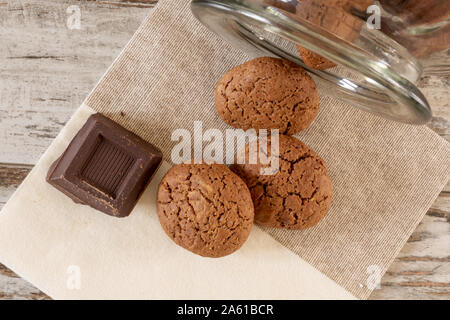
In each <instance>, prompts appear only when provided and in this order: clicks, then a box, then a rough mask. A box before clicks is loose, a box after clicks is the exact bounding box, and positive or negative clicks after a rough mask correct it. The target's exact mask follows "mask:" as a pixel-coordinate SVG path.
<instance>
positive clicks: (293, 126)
mask: <svg viewBox="0 0 450 320" xmlns="http://www.w3.org/2000/svg"><path fill="white" fill-rule="evenodd" d="M215 103H216V108H217V111H218V113H219V115H220V117H221V118H222V119H223V120H224V121H225V122H226V123H227V124H229V125H231V126H232V127H235V128H238V129H243V130H248V129H256V130H258V129H277V130H279V132H280V133H281V135H280V136H277V143H278V148H277V149H278V152H277V154H271V150H272V148H271V147H270V145H271V144H272V143H274V142H273V141H272V139H273V138H272V137H268V138H267V139H266V141H265V144H264V145H265V146H266V148H267V149H266V150H265V153H266V155H267V156H269V157H276V160H277V161H276V163H277V164H278V168H277V170H275V171H274V172H273V173H272V174H264V173H263V172H264V170H262V169H264V168H265V167H267V164H266V162H263V161H260V160H259V150H261V147H262V145H263V144H262V143H261V139H257V140H255V141H253V142H251V143H249V144H248V145H247V146H246V147H245V149H244V150H242V153H244V154H245V159H251V158H252V157H253V158H254V159H257V161H255V162H254V163H253V162H244V163H239V164H234V165H232V166H231V168H228V167H227V166H225V165H221V164H204V163H202V164H194V163H190V164H187V163H186V164H180V165H177V166H175V167H173V168H172V169H171V170H169V172H168V173H167V174H166V176H165V177H164V179H163V180H162V181H161V184H160V186H159V190H158V215H159V219H160V222H161V225H162V226H163V228H164V230H165V232H166V233H167V235H168V236H169V237H170V238H172V239H173V240H174V241H175V242H176V243H177V244H178V245H180V246H182V247H184V248H186V249H188V250H190V251H191V252H194V253H196V254H199V255H201V256H206V257H222V256H225V255H228V254H230V253H232V252H234V251H236V250H237V249H239V248H240V247H241V246H242V245H243V243H244V242H245V241H246V239H247V238H248V236H249V234H250V230H251V227H252V225H253V221H255V222H256V223H257V224H259V225H261V226H264V227H275V228H286V229H306V228H309V227H312V226H314V225H316V224H317V223H318V222H319V221H320V220H321V219H322V218H323V217H324V216H325V214H326V213H327V211H328V209H329V207H330V205H331V201H332V184H331V180H330V178H329V176H328V169H327V166H326V164H325V162H324V161H323V159H322V158H321V157H320V156H319V155H318V154H317V153H316V152H314V151H313V150H311V149H310V148H309V147H308V146H306V145H305V144H304V143H303V142H301V141H300V140H298V139H297V138H294V137H292V136H291V135H293V134H296V133H298V132H300V131H301V130H304V129H306V128H307V127H308V126H309V125H310V124H311V123H312V122H313V120H314V118H315V117H316V116H317V113H318V109H319V97H318V92H317V87H316V84H315V83H314V81H313V80H312V79H311V77H310V76H309V75H308V74H307V73H306V72H305V71H304V70H303V69H302V68H301V67H299V66H298V65H296V64H294V63H292V62H290V61H286V60H281V59H276V58H269V57H264V58H258V59H254V60H251V61H248V62H246V63H244V64H242V65H240V66H237V67H235V68H234V69H232V70H230V71H229V72H228V73H227V74H225V76H224V77H223V78H222V79H221V80H220V81H219V82H218V84H217V87H216V91H215ZM253 144H256V146H254V145H253ZM252 152H257V154H256V155H252Z"/></svg>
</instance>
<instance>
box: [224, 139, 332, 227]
mask: <svg viewBox="0 0 450 320" xmlns="http://www.w3.org/2000/svg"><path fill="white" fill-rule="evenodd" d="M267 140H268V141H267ZM267 140H264V141H263V140H261V139H260V140H257V141H254V142H252V143H251V144H258V145H257V146H253V147H252V146H251V144H248V145H247V146H246V147H245V150H244V151H243V152H245V155H246V159H249V156H250V155H251V154H253V153H254V152H258V154H256V156H255V157H254V159H258V161H254V163H253V164H252V163H249V161H246V163H245V164H235V165H233V166H232V168H231V169H232V170H233V171H234V172H235V173H236V174H237V175H239V176H240V177H241V178H242V179H243V180H244V181H245V182H246V184H247V186H248V188H249V189H250V193H251V194H252V199H253V204H254V206H255V221H256V223H258V224H259V225H262V226H266V227H275V228H287V229H306V228H310V227H312V226H314V225H316V224H317V223H318V222H319V221H320V220H321V219H322V218H323V217H324V216H325V215H326V213H327V212H328V209H329V207H330V205H331V201H332V184H331V179H330V177H329V176H328V169H327V165H326V164H325V161H324V160H323V159H322V158H321V157H320V156H319V155H318V154H317V153H316V152H314V151H313V150H311V149H310V148H309V147H308V146H307V145H305V144H304V143H303V142H301V141H300V140H298V139H296V138H294V137H290V136H285V135H280V136H279V148H278V149H279V152H278V153H279V154H272V153H274V152H272V150H276V148H272V143H273V142H272V140H273V138H272V139H270V138H269V139H267ZM261 148H262V150H266V151H265V152H263V153H268V154H269V156H270V157H271V158H272V157H273V159H277V160H278V167H277V168H278V170H277V171H276V170H275V171H272V172H273V173H274V174H265V175H263V174H262V172H263V171H262V170H261V169H263V168H264V167H265V166H267V165H263V164H262V163H267V162H262V161H260V160H259V155H261V154H262V153H261V151H258V150H261ZM250 158H251V157H250ZM273 159H272V161H274V160H273Z"/></svg>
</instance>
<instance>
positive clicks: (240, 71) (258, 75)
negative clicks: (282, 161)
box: [214, 57, 319, 134]
mask: <svg viewBox="0 0 450 320" xmlns="http://www.w3.org/2000/svg"><path fill="white" fill-rule="evenodd" d="M214 99H215V103H216V108H217V112H218V113H219V115H220V117H221V118H222V119H223V120H224V121H225V122H226V123H228V124H229V125H231V126H233V127H235V128H240V129H244V130H248V129H251V128H252V129H279V130H280V132H281V133H284V134H295V133H298V132H300V131H301V130H304V129H306V128H307V127H308V126H309V125H310V124H311V122H312V121H313V120H314V118H315V117H316V115H317V112H318V110H319V95H318V92H317V87H316V84H315V83H314V81H313V79H311V77H310V76H309V75H308V73H307V72H306V71H305V70H304V69H303V68H301V67H300V66H298V65H297V64H295V63H293V62H290V61H287V60H282V59H276V58H270V57H263V58H257V59H254V60H251V61H248V62H246V63H244V64H242V65H240V66H237V67H235V68H233V69H231V70H230V71H228V72H227V73H226V74H225V76H224V77H223V78H222V79H221V80H220V81H219V83H218V84H217V87H216V90H215V94H214Z"/></svg>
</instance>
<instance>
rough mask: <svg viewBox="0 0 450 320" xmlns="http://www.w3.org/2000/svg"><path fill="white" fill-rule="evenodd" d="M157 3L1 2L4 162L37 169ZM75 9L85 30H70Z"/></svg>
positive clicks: (0, 90)
mask: <svg viewBox="0 0 450 320" xmlns="http://www.w3.org/2000/svg"><path fill="white" fill-rule="evenodd" d="M155 2H156V1H150V0H148V1H48V0H46V1H42V0H27V1H24V0H21V1H8V2H2V3H6V4H7V6H0V29H1V39H2V45H1V46H0V74H1V75H2V81H1V82H0V114H1V116H0V140H1V141H2V152H1V153H0V163H8V162H9V163H24V164H35V163H36V161H37V160H38V158H39V156H40V155H41V154H42V153H43V151H45V149H46V148H47V147H48V145H49V144H50V142H51V141H52V140H53V138H54V137H55V136H56V134H57V133H58V132H59V131H60V129H61V128H62V126H63V125H64V123H65V122H66V121H67V120H68V119H69V118H70V116H71V114H72V113H73V111H74V110H75V109H76V108H77V107H78V106H79V105H80V104H81V102H82V101H83V100H84V98H85V97H86V96H87V95H88V93H89V92H90V91H91V90H92V88H93V87H94V86H95V84H96V82H97V81H98V80H99V79H100V77H101V76H102V74H103V73H104V72H105V70H106V69H107V67H108V66H109V65H110V64H111V63H112V62H113V60H114V58H115V57H116V56H117V55H118V54H119V53H120V51H121V50H122V48H123V47H124V46H125V45H126V43H127V42H128V41H129V39H130V38H131V36H132V35H133V32H134V31H135V30H136V29H137V28H138V26H139V25H140V23H141V22H142V20H143V19H144V18H145V16H146V15H147V14H148V13H149V12H150V11H149V10H150V8H151V7H152V6H154V3H155ZM72 4H75V5H77V6H79V8H80V10H81V23H80V26H81V29H80V30H70V29H69V28H68V27H67V19H68V17H69V14H67V13H66V10H67V8H68V7H69V6H70V5H72ZM136 5H138V6H136Z"/></svg>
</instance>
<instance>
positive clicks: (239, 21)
mask: <svg viewBox="0 0 450 320" xmlns="http://www.w3.org/2000/svg"><path fill="white" fill-rule="evenodd" d="M309 2H310V3H311V2H312V1H309ZM296 5H297V0H279V1H276V0H275V1H274V0H193V1H192V3H191V9H192V11H193V13H194V15H195V16H196V17H197V18H198V19H199V20H200V21H201V22H202V23H203V24H204V25H206V26H207V27H208V28H209V29H210V30H212V31H214V32H215V33H217V34H218V35H220V36H222V37H223V38H224V39H225V40H226V41H227V42H229V43H230V44H232V45H234V46H235V47H237V48H239V49H242V50H244V51H245V52H246V53H248V54H249V55H250V56H255V57H256V56H274V57H279V58H283V59H288V60H291V61H293V62H295V63H297V64H299V65H301V66H302V67H303V68H305V69H306V70H307V71H308V72H309V73H310V74H311V75H312V76H313V78H314V79H315V80H316V82H317V84H318V86H319V89H321V91H320V92H321V93H323V94H326V95H329V96H331V97H334V98H338V99H340V100H343V101H345V102H348V103H350V104H352V105H354V106H356V107H358V108H360V109H362V110H365V111H369V112H372V113H374V114H377V115H381V116H383V117H385V118H388V119H391V120H396V121H400V122H404V123H409V124H425V123H426V122H428V121H429V120H430V119H431V117H432V114H431V109H430V106H429V104H428V102H427V100H426V98H425V97H424V96H423V94H422V93H421V92H420V90H419V89H418V88H417V87H416V85H415V84H414V83H415V82H416V81H417V80H418V79H419V78H420V76H421V73H422V67H421V65H420V63H419V62H418V61H417V60H416V59H415V58H414V57H413V56H412V55H411V54H410V53H409V52H408V50H406V49H405V48H404V47H402V46H401V45H399V44H398V43H397V42H395V41H394V40H392V39H391V38H390V37H388V36H386V35H385V34H384V33H382V32H381V31H379V30H377V29H374V28H370V27H369V26H368V25H367V24H366V23H365V22H364V23H360V24H352V23H347V24H346V27H347V29H348V30H349V31H346V34H352V36H351V39H348V38H345V37H343V36H342V34H339V32H335V31H336V30H333V29H332V30H327V29H326V28H325V29H324V28H323V26H322V27H321V26H318V25H317V24H316V23H312V22H311V21H310V20H308V19H307V18H305V15H302V14H298V8H297V9H296ZM329 9H330V8H329ZM332 9H333V10H334V8H332ZM347 9H348V8H347ZM347 9H346V10H347ZM296 10H297V12H296ZM333 10H329V11H328V15H329V16H330V15H331V17H332V18H333V19H334V20H333V19H332V20H331V21H332V22H333V21H337V23H338V24H339V19H341V20H342V19H343V18H342V16H341V15H340V14H341V13H339V14H338V12H335V11H333ZM302 12H303V13H304V11H303V9H302ZM320 18H321V19H322V20H324V19H325V18H324V17H323V16H321V17H320ZM332 22H331V23H330V25H332V24H333V23H332ZM347 22H348V21H347ZM349 26H350V27H349ZM340 30H342V28H340ZM355 35H356V36H355ZM296 45H298V46H301V47H302V48H306V49H307V50H310V51H311V52H313V53H316V54H319V55H320V57H323V58H325V59H327V60H330V61H331V62H333V63H335V64H337V65H338V67H334V68H331V69H326V70H319V69H316V68H313V67H311V66H310V65H307V64H306V63H305V61H304V60H302V59H301V57H300V55H299V54H298V52H297V51H296Z"/></svg>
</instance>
